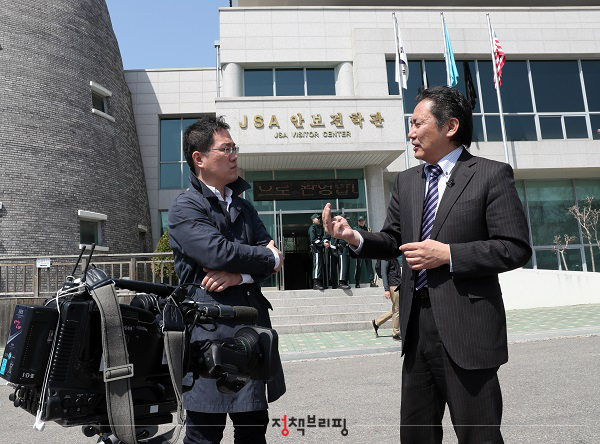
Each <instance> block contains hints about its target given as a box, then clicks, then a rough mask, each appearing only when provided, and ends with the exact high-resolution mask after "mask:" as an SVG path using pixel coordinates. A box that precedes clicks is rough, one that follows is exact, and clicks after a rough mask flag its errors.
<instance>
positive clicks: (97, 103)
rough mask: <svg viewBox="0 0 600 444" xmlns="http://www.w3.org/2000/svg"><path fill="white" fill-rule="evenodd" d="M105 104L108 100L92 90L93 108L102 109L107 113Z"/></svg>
mask: <svg viewBox="0 0 600 444" xmlns="http://www.w3.org/2000/svg"><path fill="white" fill-rule="evenodd" d="M105 104H106V102H105V101H104V96H101V95H100V94H98V93H95V92H93V91H92V108H94V109H97V110H98V111H102V112H103V113H107V110H106V107H105Z"/></svg>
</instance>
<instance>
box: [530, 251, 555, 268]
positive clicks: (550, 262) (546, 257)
mask: <svg viewBox="0 0 600 444" xmlns="http://www.w3.org/2000/svg"><path fill="white" fill-rule="evenodd" d="M535 258H536V259H537V267H538V268H539V269H540V270H558V253H556V252H554V251H552V250H536V252H535Z"/></svg>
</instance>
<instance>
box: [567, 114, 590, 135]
mask: <svg viewBox="0 0 600 444" xmlns="http://www.w3.org/2000/svg"><path fill="white" fill-rule="evenodd" d="M565 130H566V131H567V139H587V138H588V130H587V124H586V123H585V116H565Z"/></svg>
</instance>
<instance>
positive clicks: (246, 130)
mask: <svg viewBox="0 0 600 444" xmlns="http://www.w3.org/2000/svg"><path fill="white" fill-rule="evenodd" d="M313 3H315V5H314V6H306V5H307V4H310V2H300V1H283V0H281V1H277V0H271V1H266V0H265V1H262V0H257V1H251V0H247V1H244V0H239V1H237V2H235V1H234V2H233V7H231V8H222V9H221V10H220V41H219V46H218V48H217V50H218V52H219V53H218V60H219V62H218V66H217V68H218V69H217V68H214V69H202V70H177V69H175V70H143V71H127V72H126V78H127V81H128V84H129V86H130V89H131V91H132V100H133V104H134V111H135V117H136V123H137V128H138V135H139V139H140V147H141V149H142V156H143V159H144V169H145V172H146V181H147V188H148V190H149V202H150V207H151V214H152V218H153V238H154V240H156V239H157V238H158V236H159V235H160V233H161V230H162V229H164V227H165V221H166V210H167V209H168V207H169V204H170V202H171V200H172V199H173V197H174V196H175V195H177V194H178V193H179V192H180V191H181V189H183V188H185V187H186V186H187V175H188V168H187V165H186V164H185V159H183V157H182V153H181V134H182V131H183V130H184V129H185V127H186V126H187V125H188V124H190V123H191V122H193V121H194V119H195V118H197V117H198V116H200V115H202V114H207V113H210V114H213V113H216V114H217V115H224V116H225V118H226V120H227V121H228V123H229V124H230V125H231V134H232V137H233V139H234V140H235V141H236V143H237V144H238V145H239V146H240V147H241V154H240V156H239V164H240V167H241V168H242V169H243V175H244V177H245V178H246V180H248V181H249V182H250V183H251V184H252V185H254V187H253V189H252V190H251V191H249V192H247V193H246V198H248V199H250V200H252V201H254V204H255V205H256V207H257V208H258V210H259V212H260V215H261V218H262V219H263V221H264V223H265V225H266V226H267V228H268V229H269V230H270V232H271V234H272V235H273V236H274V237H275V238H276V239H278V241H279V243H280V244H282V245H283V246H284V249H285V250H286V256H287V259H286V265H288V268H289V269H293V270H294V273H296V274H297V272H298V270H302V268H301V267H306V262H307V258H308V255H306V254H305V251H306V249H307V243H306V230H307V229H308V226H309V224H310V215H311V214H312V213H314V212H315V211H320V210H321V209H322V208H323V206H324V204H325V203H326V202H328V201H331V202H332V204H333V207H334V209H335V211H337V212H342V211H343V212H344V213H345V214H346V215H347V217H348V218H349V220H350V221H351V223H353V224H356V220H357V217H358V216H359V215H361V214H365V215H367V218H368V225H369V226H371V227H372V228H373V229H374V230H377V229H379V228H381V226H382V224H383V220H384V218H385V209H386V205H387V202H388V199H389V192H390V186H391V183H392V182H393V179H394V177H395V175H396V174H397V173H398V172H400V171H402V170H404V169H406V168H409V167H412V166H415V165H417V163H418V161H417V160H416V159H414V158H413V156H412V150H411V149H410V145H408V144H407V142H406V133H407V131H408V121H409V119H410V114H411V112H412V110H413V108H414V106H415V100H414V98H415V96H416V94H417V91H418V89H419V88H421V87H429V86H435V85H441V84H446V71H445V64H444V58H443V53H444V40H443V34H442V26H441V17H440V13H441V12H443V13H444V16H445V20H446V24H447V27H448V32H449V37H450V39H451V41H452V45H453V49H454V54H455V58H456V64H457V68H458V72H459V79H458V85H457V87H458V88H459V89H461V91H462V92H463V93H465V94H466V92H467V91H466V89H467V87H468V86H469V80H467V79H468V78H470V79H471V80H470V81H471V82H472V85H473V89H474V94H473V92H472V93H471V95H470V96H471V97H473V101H474V110H473V113H474V127H475V128H474V133H475V134H474V142H473V144H472V146H471V148H470V151H471V153H473V154H475V155H478V156H483V157H487V158H490V159H495V160H498V161H508V162H509V163H510V164H511V165H512V166H513V168H514V171H515V178H516V185H517V189H518V191H519V194H520V196H521V199H522V202H523V204H524V206H525V209H526V212H527V217H528V221H529V225H530V229H531V242H532V245H533V246H534V256H533V257H532V260H531V261H530V263H529V264H528V265H527V268H538V269H555V270H559V269H561V270H565V269H568V270H570V271H573V270H580V271H593V269H594V268H595V270H596V271H600V245H595V244H594V245H592V247H590V242H588V238H587V237H586V235H585V231H584V230H582V227H581V226H580V225H579V224H578V222H577V220H576V218H575V217H573V216H572V215H571V214H569V213H568V208H569V207H572V206H573V205H577V204H578V205H579V206H580V208H581V209H583V206H584V204H585V202H584V200H585V198H586V197H587V196H591V197H595V203H594V205H593V208H596V209H597V208H599V206H598V202H599V201H600V133H599V132H598V129H599V128H600V82H599V81H598V80H599V79H600V7H598V6H588V5H590V4H592V3H593V2H585V1H583V2H581V1H580V2H575V3H573V2H564V1H556V2H552V5H548V6H544V5H541V3H543V2H537V1H529V2H519V5H520V6H514V4H515V2H511V1H496V2H493V5H491V6H490V5H489V4H487V3H486V4H485V5H484V6H482V5H479V4H477V2H467V1H464V2H453V4H454V5H455V6H447V5H443V6H440V5H439V4H438V3H439V2H435V1H432V2H426V3H428V4H429V5H427V4H426V5H423V2H420V3H419V5H416V2H413V3H415V4H414V5H413V4H412V3H411V2H400V1H376V2H364V1H334V0H331V1H324V2H313ZM302 5H304V6H302ZM393 12H394V13H395V14H396V17H397V20H398V24H399V28H400V30H401V33H402V37H403V40H404V48H405V50H406V53H407V55H408V60H409V80H408V89H407V90H406V91H404V94H403V96H402V98H401V97H400V96H399V94H398V93H399V91H398V84H397V83H396V82H395V80H394V62H393V61H394V54H395V39H394V31H393V25H392V13H393ZM486 14H489V16H490V18H491V23H492V25H493V27H494V30H495V32H496V34H497V37H498V39H499V40H500V42H501V44H502V46H503V48H504V51H505V52H506V55H507V62H506V64H505V66H504V70H503V78H502V80H503V83H502V87H501V98H502V104H503V117H504V120H505V124H506V136H507V151H508V156H506V155H505V148H504V143H503V141H502V131H501V124H500V114H499V107H498V100H497V97H496V92H495V89H494V80H493V68H492V59H491V54H490V53H491V50H490V37H489V32H488V22H487V16H486ZM407 147H408V149H407ZM407 153H408V156H407ZM507 157H508V158H507ZM344 180H350V181H351V182H352V183H355V184H356V186H357V187H358V189H357V190H356V191H358V196H356V195H353V197H351V198H345V196H344V195H343V193H344V192H347V191H348V190H346V189H344V190H342V188H343V186H349V185H347V183H346V182H344ZM259 181H260V182H261V183H257V184H255V182H259ZM286 181H287V182H289V183H285V182H286ZM290 181H298V182H294V183H292V182H290ZM331 181H334V182H331ZM335 181H337V182H335ZM269 182H271V183H269ZM344 184H346V185H344ZM294 187H301V188H298V189H296V191H295V192H293V191H290V190H291V189H292V188H294ZM332 187H333V188H332ZM336 187H337V188H336ZM340 187H341V188H340ZM298 190H301V191H298ZM340 190H342V195H339V191H340ZM300 192H301V193H305V194H304V195H305V196H307V197H308V198H307V199H300V200H298V199H297V198H298V197H301V195H298V194H296V195H295V197H296V200H287V198H288V197H290V195H294V193H300ZM255 193H259V194H260V193H262V196H255ZM334 193H338V194H335V196H336V197H335V198H330V197H329V196H332V195H334ZM286 194H287V197H286ZM565 235H567V236H568V237H569V244H568V247H567V248H566V249H564V251H563V253H562V254H560V253H559V252H557V251H556V250H553V247H556V246H557V245H556V244H555V237H556V236H560V238H561V242H562V244H563V247H564V246H565V241H564V236H565ZM592 256H593V257H594V263H592ZM596 264H597V265H596ZM286 279H287V281H288V285H285V280H286ZM292 280H293V283H292ZM296 281H297V279H295V278H293V277H292V273H284V275H283V279H282V281H281V282H275V281H274V280H273V282H272V283H271V284H272V285H279V286H280V287H281V286H283V287H286V288H296V286H302V282H296Z"/></svg>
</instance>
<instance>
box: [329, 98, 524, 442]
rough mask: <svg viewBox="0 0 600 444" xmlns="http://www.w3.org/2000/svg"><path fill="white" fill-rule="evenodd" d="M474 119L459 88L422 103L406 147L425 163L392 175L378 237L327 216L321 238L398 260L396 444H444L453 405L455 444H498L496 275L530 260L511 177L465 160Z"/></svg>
mask: <svg viewBox="0 0 600 444" xmlns="http://www.w3.org/2000/svg"><path fill="white" fill-rule="evenodd" d="M472 128H473V124H472V114H471V107H470V105H469V102H468V101H467V100H466V99H465V98H464V97H463V95H462V94H461V93H460V92H459V91H458V90H456V89H453V88H448V87H434V88H431V89H428V90H425V91H423V92H422V93H420V94H419V96H418V97H417V106H416V107H415V110H414V112H413V115H412V124H411V129H410V132H409V133H408V137H409V138H411V139H412V144H413V150H414V155H415V157H416V158H417V159H419V160H422V161H424V162H425V164H424V165H419V166H417V167H414V168H410V169H408V170H406V171H403V172H401V173H400V174H398V177H397V178H396V183H395V186H394V190H393V193H392V198H391V201H390V205H389V207H388V214H387V218H386V221H385V223H384V226H383V229H382V230H381V232H379V233H365V232H361V233H358V232H356V231H355V230H352V228H351V227H350V226H349V225H348V223H347V221H346V220H345V219H342V218H339V217H336V218H333V219H332V218H331V215H330V205H329V204H328V205H327V206H326V207H325V210H324V211H323V223H324V226H325V229H326V231H327V232H329V233H331V234H332V236H334V237H339V238H343V239H345V240H346V241H347V242H348V243H349V244H350V245H352V246H353V248H354V249H355V252H356V253H358V254H359V255H360V256H364V257H371V258H379V259H390V258H392V257H395V256H397V254H398V249H400V250H401V251H402V252H403V257H404V260H403V273H402V285H401V296H400V304H401V305H400V318H401V322H400V325H401V334H402V340H403V344H402V353H403V354H404V365H403V368H402V406H401V428H400V436H401V441H402V442H403V443H405V444H406V443H419V444H424V443H441V442H442V427H441V421H442V417H443V415H444V410H445V405H446V403H447V404H448V407H449V410H450V416H451V418H452V422H453V424H454V429H455V432H456V434H457V436H458V441H459V443H461V444H462V443H477V444H481V443H502V442H503V440H502V435H501V433H500V423H501V419H502V395H501V391H500V385H499V382H498V377H497V370H498V368H499V366H500V365H502V364H504V363H505V362H506V361H507V360H508V350H507V338H506V316H505V312H504V305H503V302H502V295H501V291H500V285H499V283H498V273H501V272H504V271H509V270H512V269H515V268H517V267H521V266H523V265H525V264H526V263H527V261H528V260H529V258H530V256H531V247H530V246H529V236H528V229H527V222H526V219H525V215H524V212H523V207H522V205H521V202H520V200H519V197H518V194H517V191H516V189H515V186H514V179H513V172H512V168H511V167H510V166H509V165H507V164H505V163H500V162H495V161H491V160H488V159H484V158H480V157H475V156H472V155H471V154H470V153H469V152H468V151H467V150H466V149H465V148H466V147H468V146H469V145H470V143H471V136H472Z"/></svg>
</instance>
